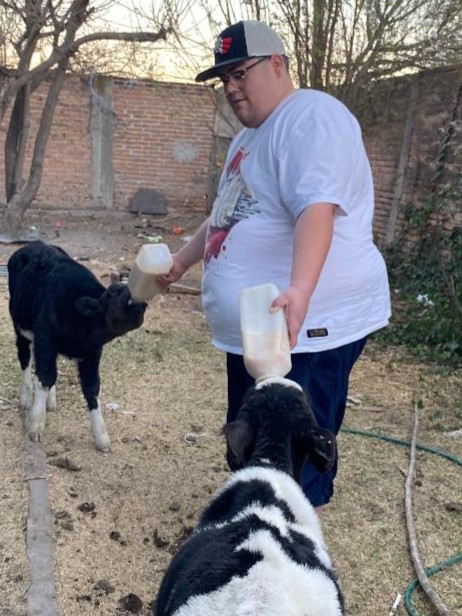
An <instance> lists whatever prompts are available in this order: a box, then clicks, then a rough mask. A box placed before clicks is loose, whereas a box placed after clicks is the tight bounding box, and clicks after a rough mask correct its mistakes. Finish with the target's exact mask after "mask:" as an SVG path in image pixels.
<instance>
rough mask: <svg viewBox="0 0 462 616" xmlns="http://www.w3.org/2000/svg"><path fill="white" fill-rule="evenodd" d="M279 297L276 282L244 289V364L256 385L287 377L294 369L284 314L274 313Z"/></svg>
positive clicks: (278, 311) (241, 309)
mask: <svg viewBox="0 0 462 616" xmlns="http://www.w3.org/2000/svg"><path fill="white" fill-rule="evenodd" d="M278 295H279V291H278V288H277V286H276V285H275V284H273V283H272V282H269V283H267V284H262V285H259V286H256V287H249V288H248V289H244V290H243V291H242V292H241V295H240V316H241V333H242V344H243V349H244V364H245V367H246V368H247V371H248V373H249V374H250V375H251V376H253V378H254V379H255V380H256V381H261V380H263V379H266V378H269V377H284V376H285V375H286V374H287V373H288V372H289V371H290V369H291V367H292V362H291V359H290V343H289V334H288V331H287V323H286V318H285V314H284V311H283V310H282V309H279V310H277V311H276V312H270V306H271V303H272V302H273V300H274V299H275V298H276V297H277V296H278Z"/></svg>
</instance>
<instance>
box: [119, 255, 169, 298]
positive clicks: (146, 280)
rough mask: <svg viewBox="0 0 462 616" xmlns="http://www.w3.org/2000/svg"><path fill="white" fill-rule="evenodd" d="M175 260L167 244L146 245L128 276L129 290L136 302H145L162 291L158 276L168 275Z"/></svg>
mask: <svg viewBox="0 0 462 616" xmlns="http://www.w3.org/2000/svg"><path fill="white" fill-rule="evenodd" d="M172 265H173V258H172V255H171V254H170V250H169V248H168V246H167V244H144V246H141V248H140V251H139V252H138V254H137V256H136V260H135V264H134V266H133V268H132V269H131V271H130V274H129V276H128V281H127V285H128V289H129V291H130V294H131V296H132V298H133V299H134V301H135V302H145V301H147V300H149V299H151V298H152V297H154V295H155V294H156V293H158V292H159V291H160V287H159V286H158V285H157V282H156V276H160V275H161V274H168V272H169V271H170V270H171V268H172Z"/></svg>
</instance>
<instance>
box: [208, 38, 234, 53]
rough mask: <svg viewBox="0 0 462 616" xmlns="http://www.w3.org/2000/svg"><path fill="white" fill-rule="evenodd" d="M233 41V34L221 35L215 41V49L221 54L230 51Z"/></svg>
mask: <svg viewBox="0 0 462 616" xmlns="http://www.w3.org/2000/svg"><path fill="white" fill-rule="evenodd" d="M232 41H233V39H232V37H231V36H225V37H224V38H222V37H221V36H219V37H218V38H217V42H216V43H215V48H214V50H213V51H214V52H215V53H219V54H221V55H223V54H226V53H228V52H229V51H230V50H231V43H232Z"/></svg>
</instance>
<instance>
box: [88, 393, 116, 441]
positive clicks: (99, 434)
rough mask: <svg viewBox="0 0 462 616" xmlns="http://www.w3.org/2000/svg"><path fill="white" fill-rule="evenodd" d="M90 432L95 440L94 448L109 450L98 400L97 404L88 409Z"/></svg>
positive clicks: (107, 435) (107, 437)
mask: <svg viewBox="0 0 462 616" xmlns="http://www.w3.org/2000/svg"><path fill="white" fill-rule="evenodd" d="M90 422H91V433H92V435H93V438H94V440H95V445H96V448H97V449H99V450H100V451H104V452H105V453H108V452H109V451H111V441H110V439H109V434H108V433H107V430H106V424H105V423H104V418H103V414H102V412H101V407H100V404H99V400H98V406H97V407H96V408H95V409H92V410H91V411H90Z"/></svg>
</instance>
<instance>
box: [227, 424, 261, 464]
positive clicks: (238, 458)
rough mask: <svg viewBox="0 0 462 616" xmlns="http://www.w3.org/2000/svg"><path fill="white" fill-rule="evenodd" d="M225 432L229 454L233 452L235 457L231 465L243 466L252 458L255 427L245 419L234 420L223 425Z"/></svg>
mask: <svg viewBox="0 0 462 616" xmlns="http://www.w3.org/2000/svg"><path fill="white" fill-rule="evenodd" d="M223 434H224V435H225V437H226V443H227V446H228V456H229V454H231V455H232V458H233V460H232V461H231V460H230V466H231V467H232V466H234V467H235V468H242V467H243V466H244V465H245V463H246V462H247V461H248V460H249V458H250V449H251V445H252V443H253V441H254V436H255V435H254V431H253V428H252V427H251V425H250V424H248V423H247V422H245V421H233V422H231V423H227V424H225V425H224V426H223Z"/></svg>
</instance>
